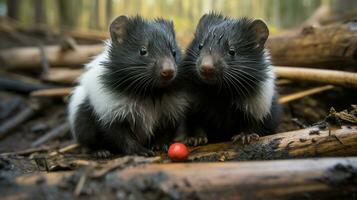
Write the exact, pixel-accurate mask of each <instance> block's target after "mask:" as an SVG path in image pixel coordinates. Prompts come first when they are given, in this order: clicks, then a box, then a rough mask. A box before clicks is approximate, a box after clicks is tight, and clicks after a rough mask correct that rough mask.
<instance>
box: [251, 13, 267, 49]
mask: <svg viewBox="0 0 357 200" xmlns="http://www.w3.org/2000/svg"><path fill="white" fill-rule="evenodd" d="M251 30H252V31H253V32H254V34H255V35H256V38H257V42H258V45H259V47H260V48H264V45H265V42H266V41H267V39H268V37H269V29H268V26H267V25H266V23H265V22H264V21H263V20H261V19H256V20H254V21H253V22H252V26H251Z"/></svg>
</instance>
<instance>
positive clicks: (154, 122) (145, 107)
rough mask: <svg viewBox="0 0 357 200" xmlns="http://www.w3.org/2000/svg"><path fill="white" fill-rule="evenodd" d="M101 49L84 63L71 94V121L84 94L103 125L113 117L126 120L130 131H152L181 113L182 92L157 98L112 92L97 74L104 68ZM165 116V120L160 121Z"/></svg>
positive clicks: (186, 104)
mask: <svg viewBox="0 0 357 200" xmlns="http://www.w3.org/2000/svg"><path fill="white" fill-rule="evenodd" d="M105 57H106V54H105V53H103V54H101V55H99V56H98V57H97V58H96V59H94V60H93V61H92V62H91V63H89V64H88V66H87V70H88V71H87V72H85V73H84V74H83V75H82V77H81V78H80V81H79V82H80V85H79V86H77V88H76V90H75V91H74V94H73V95H72V97H71V102H70V106H69V119H70V122H71V121H72V122H71V123H73V121H74V119H75V112H76V110H77V107H78V106H79V105H80V104H81V103H82V102H83V101H84V100H85V99H86V98H88V99H89V101H90V104H91V105H92V106H93V108H94V112H95V114H96V115H97V116H98V117H99V119H100V122H101V123H102V124H103V125H110V124H111V123H113V122H115V121H121V120H127V121H128V122H129V123H130V125H131V128H132V129H134V130H133V131H144V132H146V133H148V134H152V133H153V130H154V128H155V127H156V126H158V125H159V123H165V122H170V121H171V122H175V121H177V119H178V118H180V117H182V116H183V115H184V112H185V110H186V107H187V106H188V101H187V97H186V95H184V94H182V93H175V94H170V95H164V96H163V97H162V98H161V99H160V101H156V102H154V101H153V100H151V99H150V98H148V99H136V98H133V97H130V96H127V95H124V94H118V93H112V92H110V91H109V90H107V89H106V88H105V87H103V85H102V83H101V82H100V78H99V77H100V76H101V75H102V74H103V73H105V68H104V67H103V66H102V65H101V64H100V63H101V60H102V59H105ZM162 119H166V121H165V122H161V120H162Z"/></svg>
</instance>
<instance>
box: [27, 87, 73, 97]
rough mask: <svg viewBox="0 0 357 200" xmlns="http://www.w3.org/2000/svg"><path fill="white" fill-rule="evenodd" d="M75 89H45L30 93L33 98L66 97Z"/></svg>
mask: <svg viewBox="0 0 357 200" xmlns="http://www.w3.org/2000/svg"><path fill="white" fill-rule="evenodd" d="M72 89H73V88H71V87H66V88H54V89H43V90H36V91H34V92H31V93H30V96H32V97H65V96H68V95H69V94H70V93H71V91H72Z"/></svg>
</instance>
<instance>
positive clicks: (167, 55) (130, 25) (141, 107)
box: [68, 16, 188, 156]
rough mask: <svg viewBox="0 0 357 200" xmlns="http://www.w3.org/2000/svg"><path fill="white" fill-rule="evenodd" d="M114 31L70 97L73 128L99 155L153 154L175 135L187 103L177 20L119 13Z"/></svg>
mask: <svg viewBox="0 0 357 200" xmlns="http://www.w3.org/2000/svg"><path fill="white" fill-rule="evenodd" d="M110 35H111V40H109V41H107V42H106V48H105V50H104V52H103V53H101V54H100V55H98V56H97V57H96V58H95V59H94V60H93V61H91V62H90V63H88V64H87V66H86V72H85V73H84V74H83V75H82V76H81V77H80V79H79V85H78V86H77V87H76V88H75V90H74V91H73V93H72V95H71V97H70V103H69V107H68V112H69V122H70V125H71V130H72V132H73V135H74V136H75V138H76V139H77V141H78V142H79V143H80V144H81V145H83V146H86V147H88V148H89V149H91V150H94V151H98V152H101V154H100V156H107V155H108V154H109V153H121V154H138V155H145V156H150V155H153V152H152V151H151V147H152V146H154V145H158V146H165V144H168V143H169V142H170V141H171V140H172V139H173V137H174V136H175V131H176V129H177V126H178V123H179V121H180V120H181V118H182V117H183V115H184V112H185V109H186V107H187V106H188V102H187V97H186V95H184V93H183V92H181V91H180V89H179V88H178V87H176V85H177V84H176V76H177V75H178V73H179V70H178V67H177V62H178V61H179V59H180V49H179V48H178V46H177V44H176V40H175V32H174V28H173V23H172V22H170V21H166V20H164V19H156V20H152V21H148V20H144V19H143V18H141V17H140V16H137V17H132V18H128V17H126V16H120V17H118V18H116V19H115V20H114V21H113V22H112V24H111V25H110Z"/></svg>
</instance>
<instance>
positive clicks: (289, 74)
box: [274, 67, 357, 88]
mask: <svg viewBox="0 0 357 200" xmlns="http://www.w3.org/2000/svg"><path fill="white" fill-rule="evenodd" d="M274 70H275V73H276V74H277V76H278V77H279V78H284V79H291V80H299V81H311V82H318V83H325V84H333V85H339V86H344V87H354V88H357V73H352V72H343V71H337V70H324V69H309V68H295V67H274Z"/></svg>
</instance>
